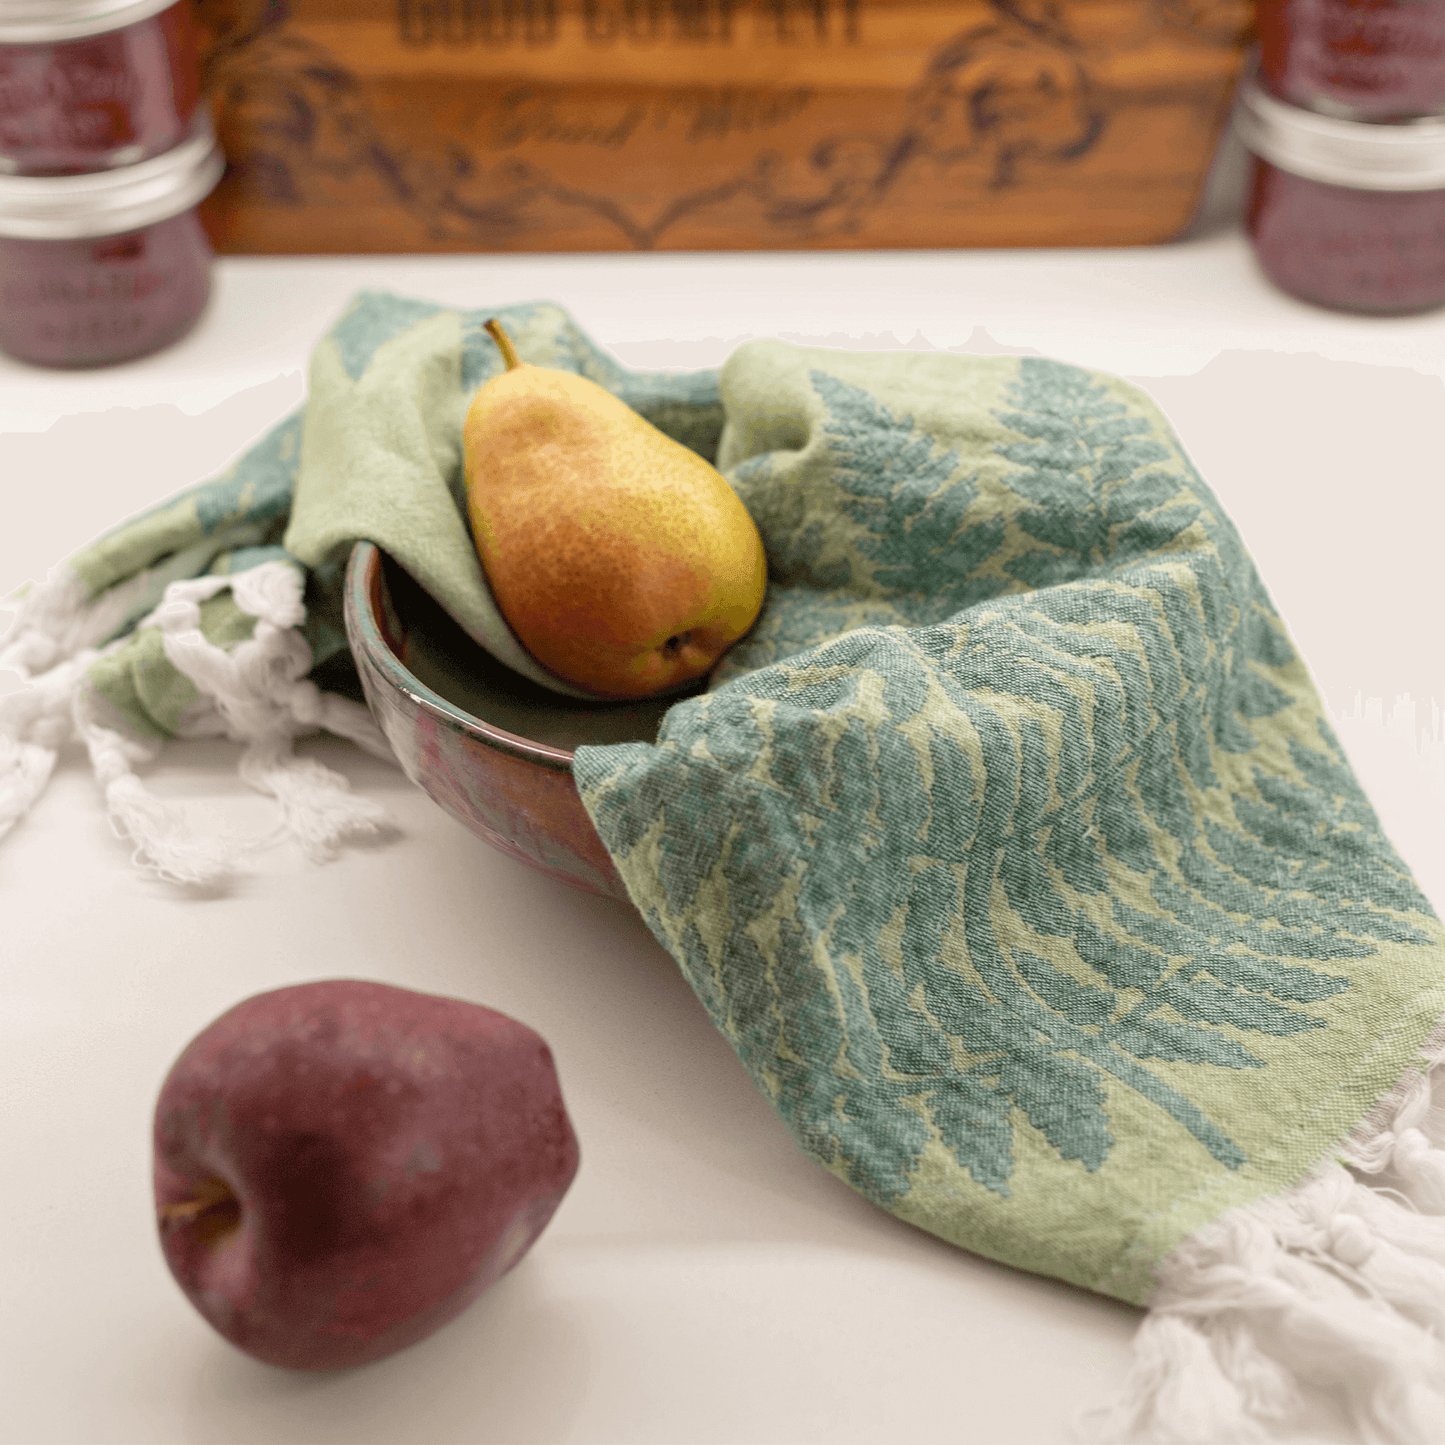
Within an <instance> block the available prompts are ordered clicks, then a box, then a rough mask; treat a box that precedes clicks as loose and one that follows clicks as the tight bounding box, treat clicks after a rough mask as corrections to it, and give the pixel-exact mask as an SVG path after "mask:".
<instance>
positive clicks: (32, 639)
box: [0, 566, 98, 677]
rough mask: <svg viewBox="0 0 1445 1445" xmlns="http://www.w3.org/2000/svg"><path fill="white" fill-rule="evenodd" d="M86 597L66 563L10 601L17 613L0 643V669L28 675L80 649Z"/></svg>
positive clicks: (62, 659)
mask: <svg viewBox="0 0 1445 1445" xmlns="http://www.w3.org/2000/svg"><path fill="white" fill-rule="evenodd" d="M89 600H90V599H89V598H88V597H87V595H86V591H85V588H84V587H83V586H82V585H81V581H80V579H79V578H78V577H77V576H76V575H75V573H73V572H72V571H71V570H70V569H69V568H68V567H63V566H62V567H56V568H55V569H54V570H53V571H52V572H51V574H50V576H49V577H47V578H46V580H45V581H44V582H41V583H38V584H37V585H36V586H34V587H32V588H31V589H30V591H29V592H27V593H26V594H25V596H24V597H21V598H19V599H17V600H16V601H15V602H13V603H12V604H11V605H13V606H14V607H15V609H16V615H15V620H14V622H13V623H12V625H11V627H10V631H9V632H8V634H7V635H6V638H5V641H4V643H3V644H0V672H7V671H8V672H18V673H20V674H21V676H22V677H30V676H32V675H33V674H35V673H39V672H47V671H49V670H50V669H51V668H53V667H55V666H56V665H57V664H58V663H61V662H64V661H65V660H66V659H67V658H68V657H70V656H72V655H73V654H74V653H76V652H77V651H79V650H80V648H81V647H82V646H84V645H85V643H84V642H83V641H82V637H83V634H84V631H85V627H84V624H85V618H86V614H87V611H88V608H89ZM97 640H98V639H97Z"/></svg>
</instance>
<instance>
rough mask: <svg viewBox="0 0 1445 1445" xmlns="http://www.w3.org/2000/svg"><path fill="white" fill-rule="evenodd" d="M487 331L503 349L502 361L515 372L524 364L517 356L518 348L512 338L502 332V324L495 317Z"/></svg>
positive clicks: (508, 368)
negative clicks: (513, 343)
mask: <svg viewBox="0 0 1445 1445" xmlns="http://www.w3.org/2000/svg"><path fill="white" fill-rule="evenodd" d="M487 330H488V331H489V332H491V334H492V340H493V341H495V342H496V343H497V345H498V347H500V348H501V352H502V360H503V361H505V362H506V363H507V370H508V371H515V370H516V369H517V368H518V367H519V366H520V365H521V364H522V358H521V357H520V356H518V355H517V348H516V347H515V346H513V345H512V338H511V337H510V336H508V335H507V333H506V332H505V331H503V330H502V323H501V322H500V321H498V320H497V318H496V317H495V316H494V317H492V319H491V320H490V321H488V322H487Z"/></svg>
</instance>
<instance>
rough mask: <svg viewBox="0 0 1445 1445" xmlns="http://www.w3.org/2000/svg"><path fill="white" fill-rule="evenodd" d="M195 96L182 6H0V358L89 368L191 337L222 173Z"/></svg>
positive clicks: (83, 0) (20, 2) (64, 0)
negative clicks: (207, 221) (204, 205)
mask: <svg viewBox="0 0 1445 1445" xmlns="http://www.w3.org/2000/svg"><path fill="white" fill-rule="evenodd" d="M198 92H199V83H198V73H197V47H196V37H195V32H194V28H193V19H192V15H191V0H180V3H177V0H0V348H3V349H4V350H5V351H7V352H9V353H10V354H11V355H12V356H16V357H19V358H20V359H21V360H24V361H29V362H34V363H37V364H39V365H42V366H97V365H102V364H105V363H108V362H115V361H124V360H127V359H129V358H131V357H135V356H141V355H144V354H145V353H147V352H150V351H155V350H157V349H158V348H159V347H162V346H166V345H168V344H169V343H170V342H172V341H175V340H177V339H179V338H180V337H181V336H183V335H185V333H186V332H187V331H189V330H190V329H191V327H192V326H193V325H194V324H195V322H196V320H197V318H198V317H199V316H200V314H201V311H202V310H203V308H204V306H205V303H206V296H207V293H208V291H209V289H210V263H211V248H210V244H209V242H208V240H207V238H206V234H205V232H204V231H203V230H202V229H201V224H200V221H199V220H198V219H197V216H196V213H195V207H196V205H197V203H198V202H199V201H200V200H201V199H202V198H203V197H204V196H206V195H207V194H208V193H209V192H210V191H211V190H212V188H213V187H214V186H215V185H216V182H217V181H218V180H219V179H220V177H221V173H222V171H223V169H224V164H225V163H224V160H223V159H222V156H221V153H220V150H219V148H218V147H217V145H216V139H215V136H214V134H213V132H212V129H211V124H210V119H209V117H208V115H207V113H206V110H205V108H204V106H202V105H201V104H200V102H199V93H198Z"/></svg>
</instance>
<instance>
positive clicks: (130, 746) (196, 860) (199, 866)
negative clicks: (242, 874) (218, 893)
mask: <svg viewBox="0 0 1445 1445" xmlns="http://www.w3.org/2000/svg"><path fill="white" fill-rule="evenodd" d="M74 716H75V728H76V731H77V732H78V733H79V735H80V737H81V739H82V741H83V742H84V743H85V746H86V749H87V751H88V752H89V753H90V762H91V766H92V768H94V770H95V779H96V782H98V783H99V784H100V788H101V792H102V793H103V795H104V797H105V808H106V812H107V813H108V814H109V816H110V822H111V826H112V827H113V828H114V829H115V832H116V836H117V837H121V838H126V839H128V840H129V841H130V842H131V843H132V844H134V847H135V851H134V853H133V854H132V855H131V857H132V861H133V862H134V863H135V865H136V866H137V867H138V868H141V869H143V870H144V871H146V872H148V873H153V874H154V875H155V876H156V877H157V878H163V879H165V880H166V881H167V882H170V883H181V884H189V885H192V886H199V887H214V886H215V885H216V884H219V883H222V882H224V881H226V880H227V879H228V878H229V877H230V876H231V874H232V873H233V872H234V868H233V866H232V863H231V859H230V853H231V849H230V848H229V847H228V846H227V845H226V844H225V843H224V842H223V841H221V840H220V839H212V838H204V837H200V836H198V835H197V834H196V833H195V832H194V831H193V830H192V829H191V828H190V826H189V825H188V824H187V822H186V818H185V814H184V813H183V812H182V811H181V810H180V809H179V808H177V807H176V806H175V805H174V804H170V803H165V802H162V801H161V799H159V798H157V797H155V795H154V794H152V793H151V792H149V791H148V790H147V789H146V786H145V784H144V783H142V782H141V780H140V779H139V778H138V777H136V775H135V772H134V767H135V765H136V764H137V763H146V762H151V761H152V760H153V759H154V758H155V756H156V754H157V752H158V751H159V744H158V743H156V744H146V743H139V742H134V741H132V740H131V739H129V738H125V737H122V736H121V734H120V733H118V732H116V731H115V730H114V729H113V728H108V727H105V726H103V725H102V724H101V723H99V722H98V721H97V720H96V717H95V712H94V700H93V699H92V698H91V696H90V695H89V693H87V692H86V691H85V689H84V688H78V689H77V690H76V693H75V700H74Z"/></svg>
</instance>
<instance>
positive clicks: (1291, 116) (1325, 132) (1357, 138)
mask: <svg viewBox="0 0 1445 1445" xmlns="http://www.w3.org/2000/svg"><path fill="white" fill-rule="evenodd" d="M1234 127H1235V130H1236V131H1237V132H1238V133H1239V136H1240V139H1241V140H1243V142H1244V144H1245V145H1246V146H1248V148H1249V149H1250V150H1251V151H1253V152H1254V154H1255V155H1257V156H1258V157H1259V158H1260V160H1263V161H1268V162H1269V163H1270V165H1272V166H1278V167H1279V169H1280V170H1282V171H1288V172H1289V173H1290V174H1291V175H1296V176H1302V177H1304V179H1305V180H1309V181H1323V182H1324V183H1325V184H1326V185H1329V186H1346V187H1348V188H1349V189H1351V190H1356V191H1438V190H1445V116H1423V117H1421V118H1420V119H1418V120H1406V121H1363V120H1344V119H1342V118H1340V117H1338V116H1332V115H1317V114H1316V113H1315V112H1314V111H1312V110H1301V109H1300V108H1299V107H1298V106H1295V105H1287V104H1286V103H1285V102H1284V101H1282V100H1278V99H1276V98H1275V97H1274V96H1272V95H1270V94H1269V92H1268V91H1266V90H1265V89H1264V88H1263V86H1261V85H1260V83H1259V79H1258V77H1257V76H1256V75H1254V74H1250V75H1249V76H1248V77H1247V78H1246V79H1245V81H1244V84H1243V85H1242V87H1241V88H1240V94H1239V101H1238V104H1237V105H1236V107H1235V111H1234Z"/></svg>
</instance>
